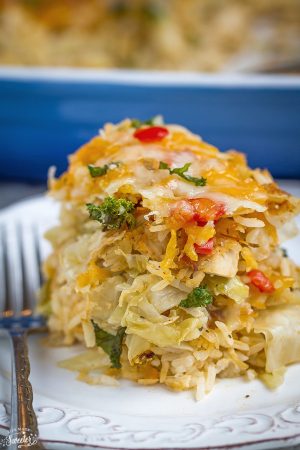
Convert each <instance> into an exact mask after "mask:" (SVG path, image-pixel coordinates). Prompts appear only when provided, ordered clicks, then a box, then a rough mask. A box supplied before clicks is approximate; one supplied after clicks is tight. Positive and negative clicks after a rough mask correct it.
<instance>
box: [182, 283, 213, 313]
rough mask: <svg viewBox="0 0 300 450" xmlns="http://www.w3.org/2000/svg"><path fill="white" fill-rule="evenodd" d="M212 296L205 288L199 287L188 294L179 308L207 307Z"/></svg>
mask: <svg viewBox="0 0 300 450" xmlns="http://www.w3.org/2000/svg"><path fill="white" fill-rule="evenodd" d="M212 301H213V296H212V294H211V292H210V291H209V290H208V289H207V287H206V286H199V287H196V288H195V289H193V290H192V292H190V293H189V295H188V296H187V298H186V299H184V300H181V302H180V303H179V306H182V307H183V308H194V307H197V306H208V305H210V304H211V303H212Z"/></svg>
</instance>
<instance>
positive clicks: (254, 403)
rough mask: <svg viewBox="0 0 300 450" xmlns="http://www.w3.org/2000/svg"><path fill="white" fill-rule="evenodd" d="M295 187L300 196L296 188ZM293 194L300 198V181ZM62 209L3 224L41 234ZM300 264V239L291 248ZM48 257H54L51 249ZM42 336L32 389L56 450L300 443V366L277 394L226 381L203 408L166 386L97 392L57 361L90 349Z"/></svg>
mask: <svg viewBox="0 0 300 450" xmlns="http://www.w3.org/2000/svg"><path fill="white" fill-rule="evenodd" d="M291 188H292V189H291ZM288 189H290V190H293V191H294V192H295V193H298V195H299V193H300V182H294V183H292V184H289V186H288ZM57 211H58V208H57V205H56V204H54V203H53V202H52V201H51V200H49V199H46V198H41V197H39V198H36V199H32V200H29V201H26V202H22V203H18V204H16V205H15V206H12V207H10V208H8V209H6V210H3V211H2V212H1V214H0V222H3V221H4V222H6V223H9V224H12V223H13V222H14V221H16V220H18V221H20V220H21V221H22V222H24V223H27V224H31V223H33V222H34V223H38V225H39V228H40V231H41V232H42V231H43V229H45V228H47V227H49V226H51V225H52V224H54V223H55V222H56V218H57ZM285 247H286V248H287V249H288V251H289V254H290V255H291V257H293V259H295V260H297V262H298V263H300V257H299V255H300V253H299V250H300V238H295V239H293V241H290V242H289V243H288V244H287V245H286V246H285ZM44 251H45V252H47V251H49V248H47V246H45V247H44ZM41 340H42V336H37V335H36V336H31V337H30V338H29V346H30V360H31V369H32V370H31V382H32V385H33V387H34V406H35V409H36V412H37V415H38V421H39V429H40V436H41V439H42V440H43V441H45V444H46V446H47V448H49V449H52V448H53V449H60V450H61V449H69V448H73V447H75V446H77V448H78V447H79V448H84V449H89V448H106V449H107V448H114V449H116V448H117V449H150V448H151V449H164V448H168V449H170V448H172V449H175V448H176V449H187V448H197V449H199V450H200V449H207V448H210V449H212V448H216V449H233V448H237V447H238V448H242V449H247V450H248V449H255V450H258V449H259V450H260V449H275V448H284V447H290V446H295V445H298V444H300V392H299V391H300V390H299V377H300V364H298V365H297V364H296V365H293V366H291V367H289V369H288V370H287V373H286V377H285V382H284V384H283V385H282V386H280V387H279V388H278V389H277V390H276V391H270V390H268V389H266V388H265V387H264V386H263V385H262V384H261V383H260V382H259V381H257V380H255V381H252V382H246V381H244V380H242V379H228V380H219V381H218V382H217V384H216V386H215V388H214V390H213V391H212V393H210V394H209V395H207V396H206V398H205V399H203V400H201V401H200V402H196V401H195V400H194V398H193V395H192V393H191V392H182V393H175V392H171V391H168V390H167V389H165V388H163V387H161V386H151V387H142V386H138V385H136V384H133V383H130V382H127V381H123V382H121V385H120V387H117V388H109V387H104V386H89V385H87V384H84V383H81V382H78V381H76V380H75V374H74V373H72V372H69V371H67V370H64V369H60V368H58V367H57V365H56V363H57V361H59V360H61V359H64V358H66V357H69V356H71V355H74V354H76V353H78V352H80V351H81V350H82V348H80V346H76V347H72V348H59V349H57V348H55V349H53V348H52V349H51V348H47V347H43V345H42V343H41ZM8 344H9V343H8V342H7V340H6V339H5V338H3V337H2V338H1V339H0V348H1V352H0V427H1V428H2V429H3V433H7V427H8V424H9V418H8V413H9V397H10V388H9V372H10V351H9V345H8Z"/></svg>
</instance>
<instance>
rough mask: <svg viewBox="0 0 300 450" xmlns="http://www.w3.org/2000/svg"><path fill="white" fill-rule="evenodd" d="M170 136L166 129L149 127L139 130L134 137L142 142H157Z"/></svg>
mask: <svg viewBox="0 0 300 450" xmlns="http://www.w3.org/2000/svg"><path fill="white" fill-rule="evenodd" d="M168 134H169V131H168V130H167V128H165V127H147V128H139V129H138V130H136V131H135V132H134V134H133V136H134V137H135V138H136V139H138V140H139V141H140V142H157V141H161V140H162V139H164V138H165V137H166V136H167V135H168Z"/></svg>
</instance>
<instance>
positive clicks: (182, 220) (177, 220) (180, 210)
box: [171, 200, 194, 227]
mask: <svg viewBox="0 0 300 450" xmlns="http://www.w3.org/2000/svg"><path fill="white" fill-rule="evenodd" d="M193 217H194V208H193V206H192V205H191V204H190V203H189V202H188V201H187V200H180V201H179V202H177V203H176V204H175V207H174V208H173V210H172V214H171V219H172V222H173V223H174V225H177V226H178V227H181V226H183V225H185V224H186V223H187V222H191V221H192V220H193Z"/></svg>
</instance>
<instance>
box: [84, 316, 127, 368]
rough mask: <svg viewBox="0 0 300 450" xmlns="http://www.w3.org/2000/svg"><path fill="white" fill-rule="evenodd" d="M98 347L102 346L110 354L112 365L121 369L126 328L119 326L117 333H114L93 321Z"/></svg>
mask: <svg viewBox="0 0 300 450" xmlns="http://www.w3.org/2000/svg"><path fill="white" fill-rule="evenodd" d="M92 324H93V327H94V331H95V337H96V345H97V347H101V348H102V350H104V351H105V353H107V354H108V356H109V359H110V361H111V365H112V367H113V368H115V369H120V367H121V363H120V356H121V353H122V342H123V338H124V334H125V328H124V327H119V328H118V330H117V334H116V335H113V334H110V333H107V331H104V330H102V328H100V327H99V326H98V325H97V324H96V323H95V322H93V321H92Z"/></svg>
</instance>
